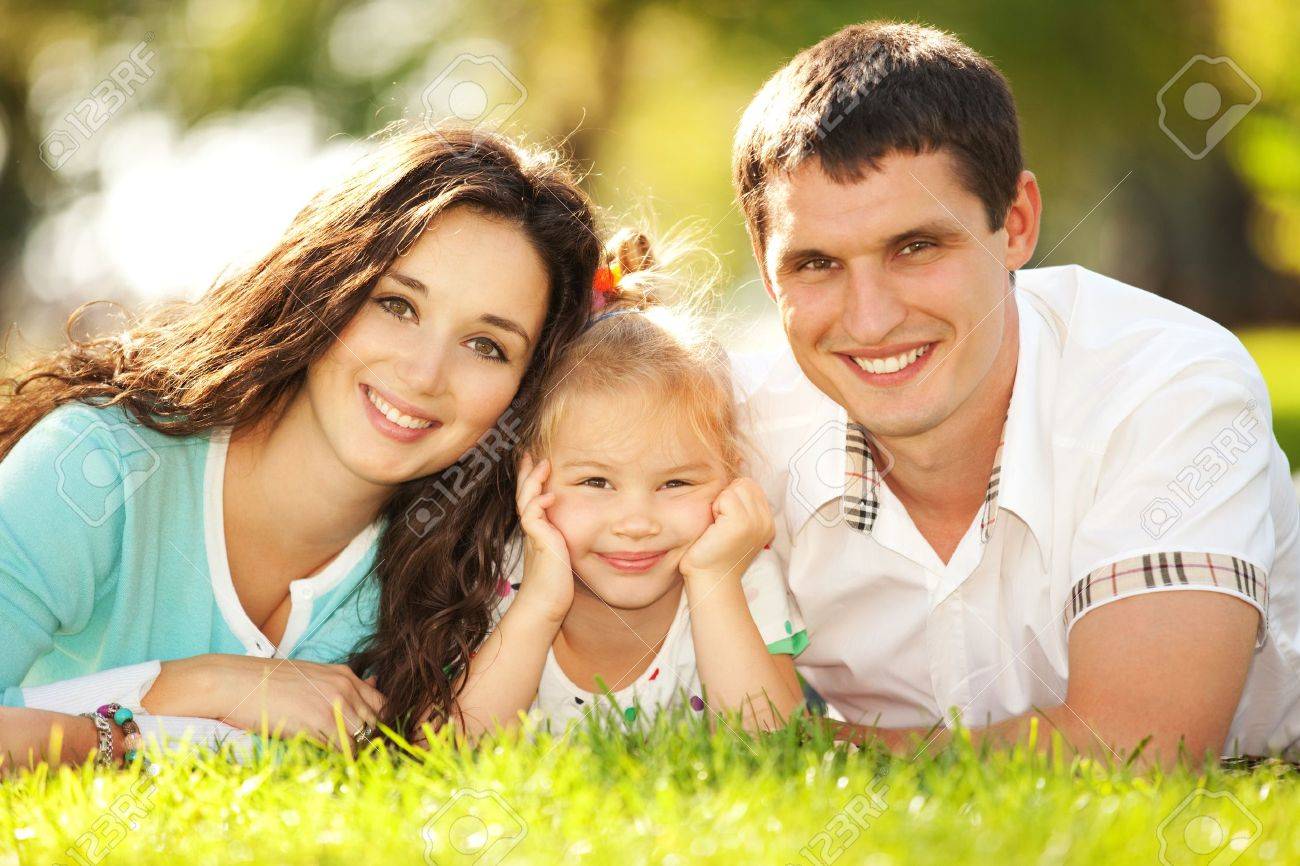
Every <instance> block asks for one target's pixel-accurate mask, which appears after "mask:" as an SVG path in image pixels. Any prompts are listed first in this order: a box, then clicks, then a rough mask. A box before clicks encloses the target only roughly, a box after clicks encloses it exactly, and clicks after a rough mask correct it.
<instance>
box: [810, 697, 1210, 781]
mask: <svg viewBox="0 0 1300 866" xmlns="http://www.w3.org/2000/svg"><path fill="white" fill-rule="evenodd" d="M830 724H831V726H832V729H833V730H834V733H835V738H836V739H838V740H846V741H850V742H854V743H858V744H863V743H866V742H870V741H872V740H874V741H876V742H879V743H881V744H882V745H884V746H885V747H886V748H888V749H889V750H890V751H891V752H893V753H895V754H898V755H901V756H908V757H916V756H918V755H920V754H921V753H923V752H926V751H930V750H938V749H942V748H944V747H946V746H947V745H949V744H950V743H951V742H952V738H953V731H952V729H951V728H949V727H947V726H946V725H936V726H935V727H931V728H921V727H913V728H880V727H875V726H871V725H854V724H850V723H848V722H831V723H830ZM1125 727H1128V728H1131V727H1132V726H1123V725H1115V724H1113V723H1112V724H1106V723H1104V722H1102V721H1100V720H1089V719H1087V718H1086V717H1085V715H1084V714H1083V713H1081V712H1079V711H1078V710H1076V709H1074V708H1073V707H1071V706H1069V705H1068V704H1061V705H1058V706H1055V707H1047V708H1045V709H1042V710H1036V711H1033V712H1028V713H1022V714H1021V715H1018V716H1012V717H1011V718H1008V719H1003V720H1002V721H1000V722H996V723H994V724H992V725H987V726H984V727H972V728H967V729H965V730H966V731H967V733H969V735H970V740H971V743H972V744H973V745H976V746H979V745H982V744H984V743H991V744H993V745H996V746H1015V745H1029V744H1030V743H1032V744H1033V745H1034V747H1035V748H1037V749H1038V750H1039V751H1044V752H1046V751H1049V750H1051V749H1053V748H1054V747H1055V746H1054V744H1059V746H1060V748H1061V749H1063V750H1064V753H1065V756H1066V757H1073V756H1074V755H1077V754H1084V755H1087V756H1089V757H1093V758H1097V759H1101V760H1107V759H1108V760H1111V761H1116V762H1123V761H1127V760H1128V759H1129V757H1130V756H1131V755H1132V754H1133V752H1134V751H1135V750H1136V749H1138V748H1139V747H1141V749H1142V752H1141V754H1140V755H1139V756H1138V758H1137V762H1136V763H1137V764H1138V765H1139V766H1150V765H1152V764H1154V763H1159V764H1162V765H1165V766H1168V765H1170V764H1172V763H1174V762H1175V761H1177V760H1178V759H1179V758H1180V756H1186V757H1189V758H1191V759H1192V760H1197V759H1199V758H1200V757H1202V755H1198V754H1197V753H1196V749H1195V747H1194V746H1193V747H1190V748H1189V747H1188V746H1187V744H1186V743H1185V742H1184V740H1183V738H1182V737H1181V736H1180V735H1178V734H1177V733H1172V734H1171V733H1169V732H1164V733H1159V732H1150V733H1140V732H1139V731H1137V730H1127V731H1126V730H1124V729H1123V728H1125ZM1053 733H1057V734H1060V736H1059V737H1053ZM1204 751H1205V752H1206V753H1209V752H1213V751H1214V750H1213V749H1212V748H1210V747H1207V748H1206V749H1205V750H1204Z"/></svg>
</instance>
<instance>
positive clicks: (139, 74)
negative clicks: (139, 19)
mask: <svg viewBox="0 0 1300 866" xmlns="http://www.w3.org/2000/svg"><path fill="white" fill-rule="evenodd" d="M152 41H153V34H152V33H148V34H145V38H144V39H143V40H142V41H141V42H139V43H137V44H136V46H135V47H134V48H132V49H131V50H130V51H129V52H128V53H127V56H126V59H125V60H123V61H121V62H120V63H118V64H117V65H116V66H114V67H113V69H112V71H110V72H109V73H108V75H107V76H106V77H105V78H104V79H103V80H102V81H100V82H99V83H98V84H96V85H95V86H94V87H92V88H91V89H90V95H89V96H87V97H86V98H85V99H83V100H81V101H80V102H78V103H77V104H76V105H75V106H73V109H72V111H69V112H68V113H67V114H65V115H64V116H63V121H64V123H66V124H67V126H65V127H61V128H59V129H55V130H53V131H52V132H51V133H50V134H49V135H47V136H45V139H44V140H43V141H42V142H41V144H40V154H41V161H42V162H44V163H45V164H46V165H47V166H49V168H50V171H58V170H59V169H61V168H63V166H64V165H65V164H66V163H67V161H68V160H69V159H71V158H72V156H73V154H75V153H76V152H77V150H78V149H79V148H80V147H81V145H82V144H84V143H85V142H87V141H89V140H90V137H91V136H93V135H94V134H95V133H96V132H98V131H99V130H100V129H102V128H103V126H104V124H106V123H108V121H109V120H110V119H111V118H112V117H113V115H115V114H117V113H118V112H119V111H121V110H122V106H124V105H126V101H127V100H128V99H130V98H131V97H132V96H135V92H136V88H137V87H138V86H140V85H142V84H146V83H148V81H149V79H151V78H153V76H154V73H155V71H156V70H155V69H154V67H153V65H152V64H153V60H154V56H155V55H154V52H153V50H152V49H150V47H149V43H150V42H152Z"/></svg>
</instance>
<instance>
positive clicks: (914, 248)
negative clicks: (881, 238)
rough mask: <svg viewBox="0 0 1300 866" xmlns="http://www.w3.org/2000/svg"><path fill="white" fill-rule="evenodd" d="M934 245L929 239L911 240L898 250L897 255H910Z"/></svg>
mask: <svg viewBox="0 0 1300 866" xmlns="http://www.w3.org/2000/svg"><path fill="white" fill-rule="evenodd" d="M932 246H934V244H933V243H931V242H930V241H912V242H911V243H910V244H908V245H907V246H905V247H903V248H902V249H901V250H899V251H898V254H899V255H903V256H910V255H915V254H916V253H919V252H921V251H922V250H925V249H928V248H930V247H932Z"/></svg>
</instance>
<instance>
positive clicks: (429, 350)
mask: <svg viewBox="0 0 1300 866" xmlns="http://www.w3.org/2000/svg"><path fill="white" fill-rule="evenodd" d="M447 365H448V357H447V350H446V349H445V348H444V347H441V346H430V345H429V344H428V343H427V342H426V343H423V344H421V345H419V346H411V347H409V348H405V349H403V351H402V354H401V356H400V357H399V358H398V361H397V364H396V365H394V366H395V367H396V370H397V375H398V377H399V378H400V379H401V380H402V384H403V385H405V386H406V387H407V388H409V389H411V390H412V391H414V392H415V393H417V394H431V395H432V394H441V393H442V392H443V391H445V390H446V389H447Z"/></svg>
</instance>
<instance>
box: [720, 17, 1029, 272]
mask: <svg viewBox="0 0 1300 866" xmlns="http://www.w3.org/2000/svg"><path fill="white" fill-rule="evenodd" d="M939 149H946V150H947V151H949V152H950V153H951V154H952V155H953V156H954V157H955V159H956V164H957V171H958V174H959V177H960V179H961V181H962V183H963V184H964V185H965V187H966V188H967V189H968V190H970V192H971V193H973V194H974V195H976V196H978V197H979V199H980V201H981V202H983V204H984V209H985V212H986V214H987V216H988V223H989V228H990V229H991V230H996V229H999V228H1001V227H1002V224H1003V222H1005V220H1006V215H1007V211H1008V209H1009V208H1010V207H1011V203H1012V202H1013V201H1014V200H1015V196H1016V188H1017V182H1018V179H1019V176H1020V172H1021V169H1022V167H1023V166H1022V162H1021V156H1020V127H1019V123H1018V121H1017V119H1016V106H1015V101H1014V100H1013V99H1012V96H1011V88H1010V87H1009V86H1008V85H1007V81H1006V79H1005V78H1003V77H1002V73H1001V72H999V71H998V70H997V68H996V67H995V66H994V65H993V64H992V63H990V62H989V60H988V59H987V58H985V57H983V56H981V55H980V54H978V53H976V52H975V51H973V50H971V48H969V47H968V46H967V45H965V44H964V43H962V42H961V40H959V39H957V38H956V37H955V36H952V35H951V34H948V33H945V32H943V31H941V30H935V29H933V28H930V27H923V26H921V25H918V24H905V23H896V22H890V21H871V22H867V23H865V24H854V25H851V26H849V27H845V28H844V29H843V30H840V31H839V32H838V33H835V34H833V35H831V36H828V37H826V38H825V39H823V40H822V41H821V42H818V43H817V44H816V45H814V46H812V47H811V48H807V49H805V50H804V51H802V52H800V53H799V54H798V55H797V56H795V58H794V59H793V60H791V61H790V62H789V63H788V64H786V66H785V67H784V68H782V69H781V70H780V71H778V72H777V73H776V74H775V75H773V76H772V77H771V78H770V79H769V80H768V82H767V83H766V84H765V85H763V88H762V89H761V90H760V91H759V92H758V95H756V96H755V97H754V100H753V102H751V103H750V104H749V108H748V109H746V111H745V115H744V117H743V118H742V119H741V121H740V128H739V129H738V130H737V131H736V140H735V144H734V146H733V148H732V176H733V179H734V181H735V184H736V193H737V195H738V196H739V198H740V205H741V209H742V210H743V211H744V213H745V221H746V224H747V225H748V228H749V231H750V235H751V236H752V237H753V239H754V241H755V242H756V243H757V245H758V247H759V248H760V249H762V248H763V247H764V246H765V245H766V234H765V231H766V214H765V213H764V208H765V205H766V201H765V199H766V196H765V194H764V188H765V185H766V183H767V181H768V180H769V179H770V178H772V177H773V176H774V175H777V174H780V173H784V172H789V171H791V170H792V169H794V168H795V167H796V166H797V165H799V164H800V163H801V162H803V160H805V159H807V158H809V157H814V158H816V159H817V160H818V161H819V163H820V165H821V168H822V170H823V171H824V172H826V174H827V175H828V176H829V177H830V178H831V179H832V180H834V181H836V182H839V183H847V182H852V181H858V180H861V179H862V178H863V177H864V176H865V174H866V173H867V171H872V170H876V169H877V168H878V160H879V159H880V158H881V157H883V156H885V155H886V154H888V153H890V152H891V151H903V152H910V153H924V152H929V151H936V150H939Z"/></svg>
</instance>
